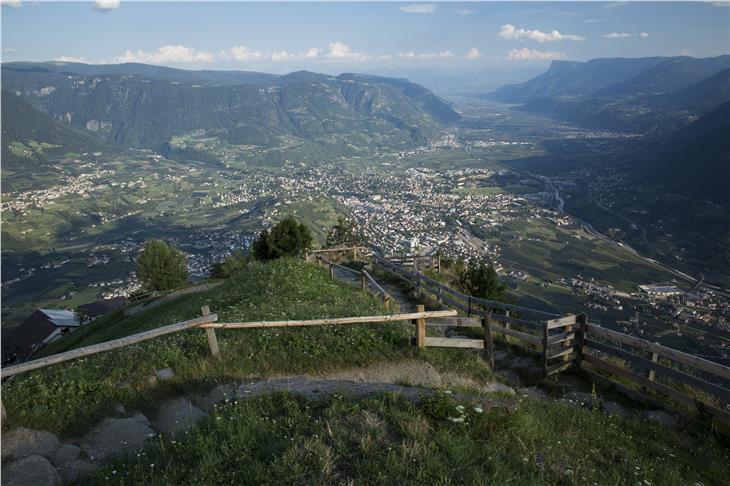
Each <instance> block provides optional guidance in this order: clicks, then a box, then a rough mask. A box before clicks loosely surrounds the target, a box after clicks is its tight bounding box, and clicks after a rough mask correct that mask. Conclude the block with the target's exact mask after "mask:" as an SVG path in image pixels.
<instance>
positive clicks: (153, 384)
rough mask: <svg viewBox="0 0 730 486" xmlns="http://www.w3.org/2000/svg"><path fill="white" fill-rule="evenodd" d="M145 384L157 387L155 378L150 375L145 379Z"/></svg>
mask: <svg viewBox="0 0 730 486" xmlns="http://www.w3.org/2000/svg"><path fill="white" fill-rule="evenodd" d="M147 384H148V385H150V386H155V385H157V377H156V376H155V375H150V376H148V377H147Z"/></svg>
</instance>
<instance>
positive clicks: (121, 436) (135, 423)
mask: <svg viewBox="0 0 730 486" xmlns="http://www.w3.org/2000/svg"><path fill="white" fill-rule="evenodd" d="M142 417H144V416H142ZM156 435H157V434H156V433H155V431H154V430H152V429H151V428H150V427H149V425H147V423H146V418H145V420H141V419H139V418H136V417H128V418H108V419H105V420H104V421H103V422H102V423H101V424H99V425H97V426H96V427H95V428H94V429H93V430H91V431H90V432H88V433H87V434H86V435H85V436H84V437H83V439H81V449H83V451H84V452H86V454H87V455H88V456H89V458H91V459H92V460H97V459H104V458H106V457H111V456H117V455H120V454H125V453H130V452H137V451H139V450H141V449H142V447H143V445H144V441H145V440H147V439H148V438H150V437H154V436H156Z"/></svg>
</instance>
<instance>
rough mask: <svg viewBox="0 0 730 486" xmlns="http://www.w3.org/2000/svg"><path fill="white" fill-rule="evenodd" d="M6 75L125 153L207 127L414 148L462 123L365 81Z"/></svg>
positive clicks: (405, 88) (46, 107)
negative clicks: (453, 125)
mask: <svg viewBox="0 0 730 486" xmlns="http://www.w3.org/2000/svg"><path fill="white" fill-rule="evenodd" d="M2 74H3V80H2V84H3V89H5V90H7V91H10V92H12V93H15V94H17V95H19V96H21V97H22V98H23V99H24V100H26V101H27V102H29V103H31V104H32V105H33V106H35V107H36V108H37V109H39V110H41V111H43V112H44V113H47V114H49V115H50V116H51V117H52V118H54V119H56V120H61V121H63V122H64V123H67V124H68V125H70V126H72V127H76V128H78V129H82V130H85V131H89V132H94V133H95V134H96V135H98V136H101V137H103V138H105V139H106V140H108V141H110V142H113V143H115V144H118V145H120V146H122V147H142V148H157V147H159V146H160V145H161V144H165V143H166V142H168V141H169V140H170V139H171V137H173V136H175V135H182V134H186V133H189V132H192V131H195V130H205V131H206V133H209V134H211V135H214V136H216V137H219V138H220V139H223V140H226V141H227V142H228V143H231V144H237V145H260V146H274V145H277V144H285V143H292V142H295V141H306V142H309V143H315V144H320V145H322V146H326V147H331V148H332V150H335V151H342V150H346V149H348V147H350V148H352V147H355V148H356V147H358V146H365V145H367V146H369V147H372V148H405V147H414V146H417V145H422V144H424V143H427V141H428V140H429V138H431V137H433V136H434V135H435V134H436V133H438V131H439V130H440V129H441V128H442V127H443V126H444V125H445V124H447V123H449V122H451V121H454V120H456V119H458V118H459V115H458V114H457V113H456V112H455V111H454V110H453V109H452V108H451V107H450V106H449V105H448V104H447V103H445V102H444V101H443V100H441V99H440V98H438V97H437V96H435V95H434V94H433V93H431V92H430V91H429V90H427V89H426V88H423V87H422V86H419V85H416V84H414V83H410V82H408V81H407V80H398V79H389V78H379V77H374V76H365V75H357V74H343V75H340V76H328V75H324V74H317V73H310V72H306V71H300V72H295V73H290V74H287V75H282V76H279V75H273V74H265V73H256V72H247V71H225V72H217V71H185V70H180V69H173V68H165V67H158V66H147V65H143V64H121V65H102V66H94V65H86V64H77V63H10V64H3V66H2Z"/></svg>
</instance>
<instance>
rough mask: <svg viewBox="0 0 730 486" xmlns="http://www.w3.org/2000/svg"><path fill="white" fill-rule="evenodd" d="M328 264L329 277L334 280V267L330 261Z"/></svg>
mask: <svg viewBox="0 0 730 486" xmlns="http://www.w3.org/2000/svg"><path fill="white" fill-rule="evenodd" d="M329 266H330V278H331V279H332V280H334V279H335V269H334V267H333V266H332V264H331V263H330V264H329Z"/></svg>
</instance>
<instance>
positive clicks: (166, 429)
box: [152, 398, 208, 436]
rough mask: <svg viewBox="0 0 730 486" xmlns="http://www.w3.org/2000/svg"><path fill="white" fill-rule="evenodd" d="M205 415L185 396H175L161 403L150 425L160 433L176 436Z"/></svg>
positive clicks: (205, 415)
mask: <svg viewBox="0 0 730 486" xmlns="http://www.w3.org/2000/svg"><path fill="white" fill-rule="evenodd" d="M207 415H208V414H206V413H205V412H203V411H202V410H200V409H199V408H198V407H196V406H195V405H193V404H192V403H190V401H188V400H186V399H185V398H175V399H173V400H169V401H167V402H165V403H163V404H162V406H161V407H160V410H159V411H158V412H157V417H156V418H155V419H154V420H153V422H152V426H153V427H154V428H155V429H156V430H157V431H158V432H159V433H161V434H164V435H169V436H176V435H179V434H181V433H183V432H185V431H187V430H190V429H191V428H192V427H193V426H194V425H195V424H196V422H198V420H200V419H202V418H204V417H207Z"/></svg>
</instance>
